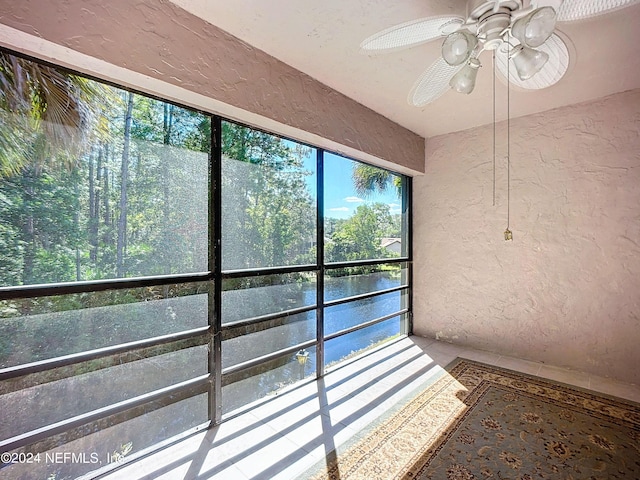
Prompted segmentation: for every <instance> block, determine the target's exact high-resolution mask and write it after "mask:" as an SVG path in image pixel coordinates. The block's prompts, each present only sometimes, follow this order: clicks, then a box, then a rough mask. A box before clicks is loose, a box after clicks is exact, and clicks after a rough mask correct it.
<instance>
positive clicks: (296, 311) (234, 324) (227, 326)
mask: <svg viewBox="0 0 640 480" xmlns="http://www.w3.org/2000/svg"><path fill="white" fill-rule="evenodd" d="M316 308H317V307H316V306H315V305H311V306H307V307H299V308H292V309H291V310H284V311H282V312H275V313H268V314H266V315H259V316H257V317H250V318H244V319H242V320H235V321H233V322H227V323H224V324H222V327H221V328H222V329H223V330H229V329H231V328H237V327H246V326H249V325H253V324H255V323H261V322H268V321H269V320H275V319H277V318H283V317H292V316H294V315H298V314H300V313H305V312H310V311H312V310H315V309H316Z"/></svg>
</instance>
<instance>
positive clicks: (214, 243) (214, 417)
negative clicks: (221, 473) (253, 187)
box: [209, 115, 222, 425]
mask: <svg viewBox="0 0 640 480" xmlns="http://www.w3.org/2000/svg"><path fill="white" fill-rule="evenodd" d="M211 122H212V125H211V177H210V186H209V189H210V207H209V211H210V214H209V215H210V220H211V215H213V222H211V221H210V224H209V225H210V232H211V233H210V235H211V237H210V238H211V240H210V242H209V262H210V263H209V269H210V270H212V271H213V273H214V275H213V277H214V280H213V292H212V294H211V293H210V295H209V325H210V326H211V341H210V343H209V372H210V373H211V377H210V381H211V385H210V390H209V420H211V425H217V424H219V423H220V422H221V421H222V333H221V332H222V119H221V118H220V117H219V116H217V115H216V116H212V118H211ZM211 223H213V225H211Z"/></svg>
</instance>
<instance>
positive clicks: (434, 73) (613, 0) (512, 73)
mask: <svg viewBox="0 0 640 480" xmlns="http://www.w3.org/2000/svg"><path fill="white" fill-rule="evenodd" d="M638 1H640V0H566V1H563V0H468V1H467V12H466V17H464V18H463V17H460V16H451V15H448V16H437V17H427V18H421V19H418V20H413V21H409V22H406V23H402V24H400V25H395V26H393V27H390V28H387V29H385V30H382V31H381V32H378V33H376V34H374V35H372V36H370V37H369V38H367V39H365V40H364V41H363V42H362V43H361V44H360V49H361V52H362V53H366V54H376V53H386V52H391V51H397V50H401V49H404V48H409V47H413V46H416V45H420V44H422V43H426V42H430V41H433V40H436V39H440V38H443V37H444V41H443V43H442V55H441V56H440V58H438V59H437V60H436V61H435V62H434V63H432V64H431V66H429V68H427V69H426V70H425V71H424V73H423V74H422V75H421V76H420V77H419V78H418V80H417V81H416V82H415V84H414V86H413V88H412V89H411V91H410V93H409V97H408V101H409V103H410V104H411V105H415V106H417V107H421V106H423V105H426V104H428V103H431V102H433V101H434V100H436V99H437V98H438V97H440V96H441V95H442V94H443V93H445V92H446V91H447V90H448V89H449V88H453V89H454V90H456V91H457V92H460V93H466V94H468V93H471V92H472V91H473V88H474V87H475V82H476V76H477V73H478V68H479V67H480V66H481V62H480V58H479V57H480V55H481V54H482V53H483V52H484V51H492V52H493V54H494V62H495V63H494V69H495V68H496V67H497V70H498V72H499V73H500V74H501V75H502V76H503V77H505V78H508V80H509V82H511V83H512V84H513V85H516V86H518V87H521V88H524V89H529V90H537V89H541V88H546V87H549V86H551V85H554V84H555V83H557V82H558V81H559V80H560V79H561V78H562V77H563V76H564V74H565V73H566V71H567V68H568V67H569V50H568V49H567V46H566V44H565V42H564V41H563V40H562V38H561V37H560V36H559V35H558V34H557V33H555V27H556V22H572V21H577V20H584V19H588V18H591V17H595V16H597V15H602V14H605V13H609V12H611V11H613V10H617V9H619V8H623V7H628V6H631V5H633V4H635V3H638ZM510 67H511V68H510Z"/></svg>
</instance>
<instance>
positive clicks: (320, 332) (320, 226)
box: [316, 148, 325, 378]
mask: <svg viewBox="0 0 640 480" xmlns="http://www.w3.org/2000/svg"><path fill="white" fill-rule="evenodd" d="M316 234H317V236H316V265H317V268H318V278H317V279H316V303H317V310H316V342H317V344H316V377H317V378H321V377H323V376H324V271H325V267H324V150H323V149H321V148H318V149H317V150H316Z"/></svg>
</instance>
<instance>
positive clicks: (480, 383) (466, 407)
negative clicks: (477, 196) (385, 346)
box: [305, 359, 640, 480]
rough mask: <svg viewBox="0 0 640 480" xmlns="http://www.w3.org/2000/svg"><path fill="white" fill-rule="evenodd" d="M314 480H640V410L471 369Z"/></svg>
mask: <svg viewBox="0 0 640 480" xmlns="http://www.w3.org/2000/svg"><path fill="white" fill-rule="evenodd" d="M446 370H447V372H445V373H444V374H443V375H442V376H440V377H439V378H438V379H437V380H436V381H434V382H433V383H431V384H430V385H429V386H427V387H426V388H424V389H423V390H421V391H420V393H418V394H417V395H415V396H414V397H413V398H412V399H411V400H409V401H408V402H407V403H406V404H404V406H402V407H401V408H400V409H399V410H397V411H396V412H395V413H393V414H391V415H390V416H389V417H388V418H386V419H384V420H383V421H382V422H381V423H380V424H378V425H377V426H376V427H374V428H373V429H372V430H371V431H370V432H368V434H367V435H366V436H365V437H363V438H361V439H360V440H359V441H357V442H356V443H354V444H353V445H351V446H350V447H349V448H348V449H347V450H346V451H344V452H339V453H338V454H337V455H335V454H334V455H332V458H333V460H331V461H327V462H325V463H324V464H323V465H322V467H319V470H315V472H314V473H312V474H311V475H310V476H308V475H307V476H305V478H312V479H314V480H320V479H332V480H356V479H357V480H360V479H362V480H365V479H366V480H372V479H376V480H381V479H387V478H389V479H391V478H403V479H420V480H426V479H446V480H472V479H495V480H501V479H517V480H533V479H575V480H577V479H640V405H639V404H636V403H633V402H629V401H625V400H621V399H617V398H614V397H609V396H605V395H601V394H596V393H594V392H590V391H587V390H583V389H580V388H577V387H569V386H567V385H563V384H558V383H553V382H551V381H548V380H544V379H541V378H538V377H533V376H529V375H525V374H521V373H517V372H513V371H510V370H506V369H502V368H497V367H493V366H489V365H485V364H482V363H478V362H473V361H470V360H462V359H458V360H456V361H455V362H454V363H453V364H452V365H450V366H449V367H447V369H446Z"/></svg>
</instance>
